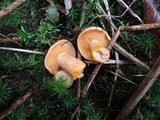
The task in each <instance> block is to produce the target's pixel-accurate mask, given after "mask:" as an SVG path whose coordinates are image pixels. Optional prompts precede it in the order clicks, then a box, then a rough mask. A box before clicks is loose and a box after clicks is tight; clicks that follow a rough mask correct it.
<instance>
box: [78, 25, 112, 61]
mask: <svg viewBox="0 0 160 120" xmlns="http://www.w3.org/2000/svg"><path fill="white" fill-rule="evenodd" d="M110 40H111V38H110V37H109V35H108V33H107V32H106V31H105V30H103V29H101V28H100V27H89V28H86V29H85V30H83V31H82V32H81V33H80V34H79V36H78V39H77V44H78V49H79V51H80V53H81V55H82V56H83V57H84V58H85V59H87V60H92V61H96V60H95V58H93V57H94V53H95V51H96V50H91V49H92V48H93V49H95V48H98V47H99V45H98V44H101V46H102V47H101V48H98V49H99V50H100V52H103V51H104V50H105V49H106V47H107V45H108V44H109V42H110ZM94 41H97V43H98V44H97V45H93V43H95V42H94ZM108 52H109V51H108V50H107V49H106V50H105V52H104V55H105V56H106V54H108ZM100 54H101V53H100ZM96 56H97V57H99V53H98V52H97V55H96ZM96 56H95V57H96ZM108 56H109V55H108ZM103 57H104V56H103ZM98 59H99V58H98ZM107 59H108V58H105V59H104V60H103V58H102V60H99V61H98V62H104V61H106V60H107Z"/></svg>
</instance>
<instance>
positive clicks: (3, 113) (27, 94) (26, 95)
mask: <svg viewBox="0 0 160 120" xmlns="http://www.w3.org/2000/svg"><path fill="white" fill-rule="evenodd" d="M32 94H33V92H31V91H29V92H27V93H26V94H25V95H23V96H22V97H20V98H18V99H17V100H16V101H15V102H14V103H13V104H12V105H11V106H10V107H9V108H8V109H7V110H5V111H4V112H2V113H0V120H1V119H3V118H5V117H6V116H7V115H9V114H10V113H11V112H12V111H13V110H15V109H16V108H18V107H19V106H20V105H22V104H23V103H24V102H25V101H26V100H28V99H29V98H30V97H31V95H32Z"/></svg>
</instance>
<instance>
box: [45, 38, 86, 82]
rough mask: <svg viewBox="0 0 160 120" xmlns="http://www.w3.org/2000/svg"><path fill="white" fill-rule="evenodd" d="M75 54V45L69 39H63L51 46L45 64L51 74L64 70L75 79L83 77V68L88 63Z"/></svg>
mask: <svg viewBox="0 0 160 120" xmlns="http://www.w3.org/2000/svg"><path fill="white" fill-rule="evenodd" d="M75 56H76V53H75V49H74V47H73V45H72V44H71V43H70V42H69V41H68V40H66V39H62V40H59V41H58V42H56V43H55V44H54V45H52V46H51V47H50V48H49V50H48V52H47V55H46V57H45V61H44V64H45V67H46V69H47V70H48V71H49V72H50V73H51V74H54V75H56V74H57V73H58V72H59V71H61V70H63V71H64V72H65V73H66V74H68V75H70V76H72V78H73V79H74V80H75V79H77V78H80V77H83V70H84V68H85V67H86V64H85V63H84V62H83V61H81V60H79V59H77V58H75Z"/></svg>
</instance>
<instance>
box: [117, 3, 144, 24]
mask: <svg viewBox="0 0 160 120" xmlns="http://www.w3.org/2000/svg"><path fill="white" fill-rule="evenodd" d="M117 2H118V3H119V4H120V5H122V7H125V8H126V9H128V11H129V12H130V13H131V15H132V16H133V17H135V18H136V19H137V20H138V21H139V22H140V23H143V21H142V20H141V18H140V17H139V16H138V15H137V14H135V13H134V12H133V11H132V10H131V9H130V7H128V6H127V4H126V3H125V2H124V1H123V0H117Z"/></svg>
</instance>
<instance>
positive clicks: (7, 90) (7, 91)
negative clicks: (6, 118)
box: [0, 79, 13, 105]
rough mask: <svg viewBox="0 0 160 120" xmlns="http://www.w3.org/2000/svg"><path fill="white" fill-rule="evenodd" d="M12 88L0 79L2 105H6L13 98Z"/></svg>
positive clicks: (0, 101)
mask: <svg viewBox="0 0 160 120" xmlns="http://www.w3.org/2000/svg"><path fill="white" fill-rule="evenodd" d="M12 92H13V91H12V87H11V86H10V85H9V84H8V83H4V82H2V80H1V79H0V105H5V104H6V103H7V101H8V100H9V99H10V98H11V94H12Z"/></svg>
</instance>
